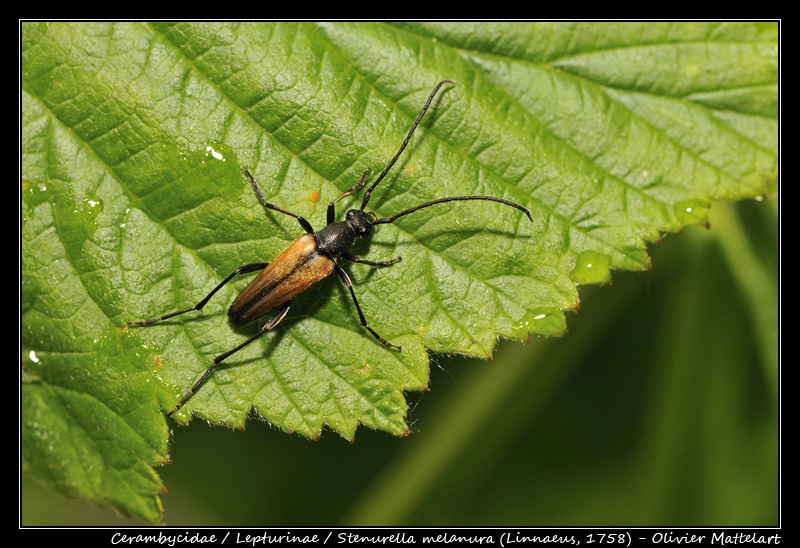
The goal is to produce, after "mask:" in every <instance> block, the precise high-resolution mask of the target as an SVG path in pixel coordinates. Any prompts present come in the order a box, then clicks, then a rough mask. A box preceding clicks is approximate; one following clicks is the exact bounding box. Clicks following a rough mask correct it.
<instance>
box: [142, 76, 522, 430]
mask: <svg viewBox="0 0 800 548" xmlns="http://www.w3.org/2000/svg"><path fill="white" fill-rule="evenodd" d="M452 83H454V82H453V81H452V80H442V81H441V82H439V83H438V84H436V86H435V87H434V88H433V91H431V93H430V95H429V96H428V99H427V101H426V102H425V105H424V106H423V107H422V111H420V113H419V115H418V116H417V119H416V120H415V121H414V124H413V125H412V126H411V129H410V130H409V132H408V134H407V135H406V138H405V140H404V141H403V143H402V145H400V149H399V150H398V151H397V153H396V154H395V155H394V157H393V158H392V159H391V160H390V161H389V163H388V164H387V165H386V167H385V168H384V169H383V171H382V172H381V173H380V174H379V175H378V177H377V179H375V182H373V183H372V185H371V186H370V187H369V188H368V189H367V191H366V192H365V193H364V198H363V200H362V202H361V207H360V208H359V209H351V210H349V211H347V213H346V215H345V220H344V221H338V222H337V221H336V210H335V208H334V205H335V204H336V203H337V202H338V201H340V200H341V199H343V198H346V197H347V196H350V195H351V194H353V193H355V192H357V191H358V190H359V189H361V187H362V186H364V184H365V183H366V181H367V177H368V175H369V172H370V170H369V168H367V170H366V171H364V174H363V175H362V176H361V177H360V178H359V179H358V181H356V183H355V184H354V185H353V186H352V187H351V188H350V189H349V190H347V191H345V192H343V193H342V194H341V195H340V196H338V197H337V198H336V199H335V200H333V201H332V202H331V203H330V204H328V209H327V225H326V226H325V228H323V229H322V230H320V231H319V232H315V231H314V228H313V227H312V226H311V224H310V223H309V222H308V221H307V220H306V219H304V218H303V217H301V216H299V215H296V214H294V213H291V212H289V211H286V210H284V209H281V208H280V207H278V206H276V205H274V204H271V203H269V202H268V201H267V200H266V198H264V195H263V194H262V193H261V189H260V188H259V187H258V184H257V183H256V181H255V179H254V178H253V176H252V175H250V172H249V171H248V170H247V169H244V170H243V173H244V175H245V176H246V177H247V179H248V180H249V181H250V184H251V185H252V187H253V190H254V191H255V193H256V196H257V197H258V199H259V201H260V202H261V204H262V205H263V206H264V208H265V209H266V210H272V211H277V212H279V213H283V214H285V215H288V216H290V217H293V218H294V219H296V220H297V221H298V222H299V223H300V226H301V227H302V228H303V230H305V233H304V234H303V235H301V236H299V237H298V238H297V239H296V240H294V241H293V242H292V243H291V244H289V246H288V247H287V248H286V249H285V250H284V251H283V252H282V253H280V254H279V255H278V256H277V257H276V258H275V259H274V260H273V261H272V262H271V263H253V264H248V265H244V266H241V267H239V268H237V269H236V270H234V271H233V272H232V273H231V274H230V275H229V276H228V277H227V278H225V279H224V280H222V282H221V283H220V284H219V285H217V287H215V288H214V289H213V290H212V291H211V293H209V294H208V295H206V296H205V298H203V300H201V301H200V302H199V303H197V304H196V305H194V306H192V307H190V308H186V309H183V310H178V311H177V312H172V313H170V314H165V315H164V316H159V317H157V318H153V319H150V320H144V321H131V322H128V325H131V326H144V325H150V324H153V323H156V322H160V321H162V320H166V319H168V318H172V317H175V316H178V315H180V314H185V313H187V312H191V311H194V310H201V309H202V308H203V307H204V306H205V305H206V303H207V302H208V301H209V299H211V297H213V296H214V294H215V293H216V292H217V291H219V290H220V289H221V288H222V287H223V286H224V285H225V284H227V283H228V282H229V281H231V280H232V279H233V278H234V277H236V276H238V275H240V274H246V273H248V272H255V271H258V270H260V271H261V272H260V273H259V274H258V275H257V276H256V277H255V278H254V279H253V280H252V281H251V282H250V283H249V284H248V285H247V287H245V288H244V290H243V291H242V292H241V293H240V294H239V296H238V297H236V299H235V300H234V301H233V304H232V305H231V306H230V308H229V309H228V316H229V318H230V320H231V321H232V322H234V323H237V324H245V323H249V322H251V321H253V320H256V319H258V318H260V317H262V316H265V315H266V314H268V313H270V312H272V316H271V317H270V319H269V320H267V322H266V323H265V324H264V327H262V328H261V330H260V331H259V332H258V333H256V334H255V335H253V336H252V337H250V338H249V339H247V340H246V341H244V342H243V343H241V344H240V345H238V346H236V347H235V348H232V349H231V350H229V351H227V352H225V353H223V354H220V355H219V356H217V357H215V358H214V362H213V363H212V364H211V365H210V366H209V368H208V369H206V371H205V372H204V373H203V375H202V376H201V377H200V378H199V379H198V380H197V382H195V384H194V385H193V386H192V388H191V389H190V390H189V391H188V392H187V393H186V395H184V396H183V398H182V399H181V400H180V402H178V404H177V405H176V406H175V408H174V409H173V410H172V411H170V412H169V413H167V416H172V414H173V413H175V412H176V411H178V410H179V409H180V408H181V407H183V405H184V404H185V403H186V402H187V401H188V400H189V398H191V397H192V395H193V394H194V393H195V392H196V391H197V390H198V389H199V388H200V386H201V385H202V384H203V383H204V382H205V380H206V379H207V378H208V376H209V375H210V374H211V372H212V371H213V370H214V368H215V367H217V365H219V363H220V362H222V361H223V360H225V359H226V358H228V357H229V356H231V355H232V354H235V353H236V352H238V351H239V350H241V349H242V348H244V347H245V346H247V345H248V344H250V343H251V342H253V341H255V340H256V339H258V338H259V337H261V336H262V335H264V334H265V333H268V332H270V331H271V330H273V329H274V328H275V326H277V325H278V324H279V323H280V322H281V320H283V318H284V317H285V316H286V314H287V313H288V312H289V307H290V306H291V304H292V299H293V298H294V297H296V296H297V295H299V294H300V293H302V292H303V291H305V290H306V289H308V288H309V287H311V286H312V285H314V284H315V283H317V282H319V281H320V280H323V279H324V278H326V277H328V276H329V275H330V274H331V273H332V272H336V274H337V275H338V276H339V279H340V280H341V281H342V283H343V284H344V286H345V287H346V288H347V289H348V291H350V295H351V296H352V297H353V303H354V304H355V306H356V311H357V312H358V317H359V319H360V321H361V325H362V326H363V327H364V328H366V329H367V331H369V332H370V333H371V334H372V336H373V337H375V338H376V339H377V340H378V341H380V342H381V344H383V345H384V346H386V347H387V348H391V349H395V350H401V348H400V347H399V346H397V345H394V344H392V343H390V342H389V341H387V340H386V339H384V338H383V337H381V336H380V335H379V334H378V333H377V332H376V331H375V330H374V329H373V328H372V327H370V326H369V324H368V323H367V320H366V318H365V316H364V312H363V311H362V310H361V306H360V305H359V304H358V298H357V297H356V293H355V291H354V290H353V283H352V282H351V281H350V277H349V276H348V275H347V272H345V271H344V269H343V268H342V267H341V266H339V265H338V264H337V259H340V258H341V259H346V260H348V261H351V262H354V263H362V264H367V265H371V266H391V265H393V264H395V263H396V262H397V261H399V260H400V257H397V258H394V259H391V260H388V261H369V260H366V259H360V258H358V257H356V256H355V255H353V254H351V253H350V248H351V247H352V246H353V244H354V243H355V242H356V239H357V238H366V237H368V236H369V235H370V234H371V233H372V229H373V227H374V226H375V225H381V224H389V223H393V222H394V221H396V220H397V219H399V218H400V217H403V216H404V215H408V214H409V213H413V212H415V211H418V210H420V209H423V208H426V207H430V206H433V205H436V204H441V203H445V202H453V201H462V200H486V201H491V202H497V203H500V204H504V205H507V206H511V207H514V208H516V209H518V210H520V211H522V212H523V213H525V215H527V216H528V219H530V221H531V222H533V216H532V215H531V212H530V211H529V210H528V209H527V208H526V207H523V206H522V205H520V204H518V203H516V202H512V201H510V200H505V199H503V198H495V197H493V196H455V197H449V198H440V199H438V200H433V201H430V202H425V203H424V204H420V205H418V206H415V207H412V208H410V209H407V210H405V211H401V212H400V213H397V214H395V215H393V216H391V217H382V218H378V217H377V216H376V215H375V214H374V213H371V212H370V213H367V212H365V211H364V209H365V208H366V207H367V204H368V203H369V199H370V197H371V196H372V191H373V190H375V187H377V186H378V184H379V183H380V182H381V181H382V180H383V178H384V177H385V176H386V174H387V173H388V172H389V170H390V169H391V168H392V167H393V166H394V164H395V162H397V159H398V158H399V157H400V155H401V154H402V153H403V150H405V148H406V146H407V145H408V143H409V141H410V140H411V136H412V135H413V134H414V131H415V130H416V129H417V126H418V125H419V123H420V121H422V118H423V116H425V113H426V112H427V110H428V107H430V105H431V102H432V101H433V99H434V97H435V96H436V94H437V93H438V92H439V89H440V88H441V87H442V86H444V85H445V84H452Z"/></svg>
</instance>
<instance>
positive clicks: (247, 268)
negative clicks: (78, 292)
mask: <svg viewBox="0 0 800 548" xmlns="http://www.w3.org/2000/svg"><path fill="white" fill-rule="evenodd" d="M268 264H269V263H253V264H246V265H244V266H240V267H239V268H237V269H236V270H234V271H233V272H232V273H231V275H230V276H228V277H227V278H225V279H224V280H222V283H220V284H219V285H218V286H217V287H215V288H214V289H212V290H211V293H209V294H208V295H206V296H205V298H204V299H203V300H202V301H200V302H199V303H197V304H196V305H194V306H192V307H191V308H184V309H183V310H178V311H177V312H171V313H169V314H165V315H163V316H159V317H158V318H153V319H152V320H143V321H139V322H128V325H150V324H151V323H156V322H160V321H161V320H166V319H168V318H172V317H174V316H179V315H181V314H185V313H187V312H191V311H192V310H201V309H202V308H203V307H204V306H205V305H206V303H207V302H208V301H209V299H211V297H213V296H214V294H215V293H216V292H217V291H219V290H220V289H222V286H223V285H225V284H226V283H228V282H229V281H231V280H232V279H233V277H234V276H238V275H239V274H247V273H248V272H254V271H256V270H263V269H265V268H266V267H267V265H268Z"/></svg>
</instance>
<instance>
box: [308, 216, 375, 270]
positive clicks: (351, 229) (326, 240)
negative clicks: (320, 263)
mask: <svg viewBox="0 0 800 548" xmlns="http://www.w3.org/2000/svg"><path fill="white" fill-rule="evenodd" d="M374 220H375V214H374V213H364V212H363V211H361V210H360V209H351V210H350V211H348V212H347V215H346V216H345V220H344V221H339V222H337V223H331V224H329V225H328V226H326V227H325V228H323V229H322V230H320V231H319V232H316V233H315V234H314V238H315V239H316V241H317V250H318V251H319V252H320V253H322V254H323V255H326V256H328V257H330V258H331V259H336V258H338V257H341V256H342V255H343V254H345V253H347V252H348V251H349V250H350V248H351V247H353V244H354V243H355V241H356V238H363V237H365V236H369V235H370V233H371V232H372V222H373V221H374Z"/></svg>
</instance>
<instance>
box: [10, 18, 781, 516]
mask: <svg viewBox="0 0 800 548" xmlns="http://www.w3.org/2000/svg"><path fill="white" fill-rule="evenodd" d="M21 37H22V64H21V71H22V99H21V101H22V132H21V135H22V181H21V185H22V190H21V194H22V226H21V232H22V236H21V240H22V254H21V261H22V284H21V296H22V301H21V302H22V310H21V312H22V317H21V329H22V346H23V356H22V361H23V371H22V381H23V387H22V441H23V464H24V466H25V468H27V469H28V470H30V471H31V473H32V474H34V475H35V476H37V477H38V478H40V479H42V480H44V481H45V482H46V483H47V484H48V485H50V486H52V487H53V488H55V489H57V490H59V491H61V492H65V493H70V494H78V495H80V496H83V497H85V498H87V499H88V500H91V501H93V502H95V503H98V504H100V503H110V504H112V505H113V506H115V507H116V508H118V509H120V510H121V511H123V512H125V513H133V514H135V515H137V516H139V517H140V518H141V519H143V520H145V521H147V522H151V523H156V522H158V521H159V520H160V519H161V515H160V514H161V510H160V503H159V500H158V498H157V497H156V496H155V493H156V492H157V491H158V490H159V489H160V488H161V484H160V481H159V479H158V477H157V475H156V474H155V473H154V472H153V470H152V465H154V464H157V463H160V462H164V461H165V460H166V459H167V441H168V431H167V426H166V422H165V419H164V417H163V415H162V414H161V410H162V409H163V408H167V409H171V408H172V406H174V404H175V402H176V401H177V400H178V399H179V398H180V396H181V395H182V394H183V393H184V392H185V391H186V390H187V389H188V387H189V386H191V384H192V383H193V382H194V381H195V380H196V379H197V378H198V376H199V375H200V373H201V372H202V371H203V370H205V369H206V368H207V367H208V365H209V364H210V362H211V360H212V359H213V356H215V355H217V354H220V353H222V352H224V351H226V350H228V349H230V348H232V347H234V346H236V345H237V344H239V343H241V342H242V341H243V340H245V339H246V338H247V337H248V336H250V335H252V334H254V333H256V332H257V330H258V328H259V326H258V325H256V324H255V323H254V324H253V325H248V326H244V327H238V326H233V325H231V324H230V323H229V322H228V321H227V317H226V314H225V311H226V310H227V306H228V305H229V303H230V302H231V301H232V299H233V297H234V296H235V295H236V292H237V291H238V290H241V289H242V288H243V287H244V285H245V284H246V283H247V281H248V280H249V279H250V277H243V278H244V279H241V280H237V281H236V282H235V283H233V284H230V285H229V286H228V287H226V288H224V289H223V290H222V291H220V292H219V293H218V294H217V296H215V298H214V299H213V300H212V301H211V302H210V303H209V304H208V305H207V306H206V307H205V309H204V310H203V312H202V313H201V314H189V315H185V316H181V317H179V318H175V319H174V320H170V321H168V322H164V323H163V324H158V325H154V326H150V327H146V328H127V327H126V323H127V321H129V320H133V319H144V318H150V317H154V316H158V315H161V314H164V313H166V312H170V311H174V310H177V309H180V308H185V307H187V306H192V305H194V304H195V303H196V302H198V301H199V300H200V299H201V298H202V297H203V296H205V295H206V294H207V293H208V292H209V291H210V290H211V289H212V288H213V287H214V286H216V285H217V284H218V283H219V282H220V281H221V280H222V279H223V278H224V277H225V276H227V275H228V274H229V273H230V272H231V271H233V270H234V269H235V268H236V267H238V266H241V265H243V264H247V263H251V262H261V261H269V260H271V259H272V258H273V257H275V256H276V255H277V254H278V253H279V252H280V251H281V250H282V249H283V248H284V247H285V246H286V245H287V244H288V243H289V242H290V241H291V240H293V239H294V238H295V237H296V236H297V235H299V234H300V233H301V229H300V227H299V225H298V224H297V223H296V222H295V221H294V220H293V219H290V218H288V217H285V216H283V215H279V214H269V215H265V214H264V210H263V208H261V206H260V204H259V203H258V201H257V199H256V197H255V196H254V195H253V192H252V189H251V188H250V187H249V185H248V184H247V182H246V180H245V179H244V178H243V177H242V175H241V171H240V170H241V167H247V168H248V169H249V170H250V171H251V172H252V173H253V175H254V176H255V178H256V179H257V180H258V181H259V183H260V185H261V188H262V189H263V190H264V192H265V194H266V196H267V199H268V200H269V201H271V202H273V203H276V204H278V205H280V206H281V207H284V208H286V209H288V210H290V211H293V212H295V213H297V214H300V215H303V216H304V217H306V218H308V219H309V220H310V221H311V222H312V224H313V225H314V226H315V227H317V228H321V227H322V226H323V223H324V216H325V207H326V205H327V203H328V202H329V201H330V200H331V199H333V198H334V197H336V196H337V195H338V194H339V193H340V192H341V191H343V190H345V189H347V188H349V187H350V186H351V185H352V184H353V182H354V181H355V180H356V179H357V178H358V176H359V175H360V174H361V173H362V172H363V171H364V169H366V168H367V167H370V168H372V169H373V171H377V170H380V169H382V168H383V166H384V165H385V164H386V162H387V161H388V159H389V158H390V157H391V156H392V155H393V154H394V152H395V151H396V150H397V147H398V146H399V144H400V142H401V141H402V139H403V137H404V135H405V133H406V132H407V131H408V128H409V127H410V125H411V123H412V122H413V119H414V117H415V116H416V115H417V113H418V112H419V109H420V107H421V105H422V104H423V102H424V100H425V98H426V97H427V95H428V93H429V92H430V90H431V89H432V87H433V85H434V84H435V83H436V82H438V81H439V80H441V79H443V78H448V79H452V80H455V81H456V84H455V85H453V86H449V87H447V88H445V90H444V91H443V92H442V93H441V94H440V95H439V97H437V99H436V101H435V102H434V103H433V105H432V107H431V110H430V111H429V113H428V115H427V117H426V118H425V120H424V121H423V123H422V124H421V126H420V129H419V130H418V132H417V133H416V134H415V136H414V139H413V141H412V143H411V145H410V146H409V147H408V149H407V151H406V153H405V154H404V156H403V157H402V158H401V160H400V161H399V162H398V164H397V165H396V166H395V168H394V170H393V172H392V173H391V174H390V176H388V177H387V179H386V180H384V182H383V183H382V184H381V186H380V187H378V189H377V191H376V192H375V194H374V195H373V198H372V201H371V202H370V206H369V207H370V209H371V210H373V211H375V212H376V213H377V214H378V215H380V216H389V215H392V214H393V213H396V212H398V211H401V210H403V209H405V208H408V207H411V206H413V205H417V204H419V203H421V202H424V201H428V200H431V199H434V198H438V197H443V196H457V195H466V194H488V195H493V196H500V197H505V198H508V199H512V200H515V201H519V202H521V203H523V204H524V205H526V206H527V207H529V208H530V209H531V211H532V212H533V215H534V222H533V223H530V222H529V221H527V219H526V218H525V217H524V216H522V215H521V214H520V213H519V212H518V211H516V210H513V209H511V208H507V207H503V206H500V205H495V204H486V203H477V202H471V203H460V204H447V205H442V206H437V207H435V208H429V209H426V210H422V211H420V212H417V213H415V214H413V215H409V216H407V217H404V218H402V219H400V220H398V221H397V222H396V223H394V224H393V225H383V226H380V227H377V229H376V232H375V234H374V236H373V237H372V238H371V240H370V241H369V242H362V243H360V244H358V245H357V246H356V248H355V249H354V252H355V253H356V254H357V255H359V256H362V257H366V258H369V259H373V260H383V259H387V258H390V257H395V256H402V257H403V260H402V262H400V263H399V264H397V265H395V266H393V267H391V268H384V269H375V268H372V267H367V266H365V265H350V264H347V265H345V267H346V268H347V269H348V271H349V272H350V274H351V277H352V278H353V280H354V283H355V284H356V290H357V292H358V295H359V300H360V303H361V305H362V308H363V309H364V312H365V314H366V316H367V317H368V320H369V321H370V323H371V325H372V326H373V327H375V329H376V330H377V331H379V332H380V333H381V334H382V335H383V336H384V337H385V338H387V339H388V340H390V341H392V342H394V343H395V344H398V345H402V347H403V351H402V352H394V351H389V350H387V349H386V348H385V347H383V346H382V345H380V344H379V343H378V342H377V341H375V340H374V339H372V338H371V337H370V336H369V335H368V333H366V332H365V330H364V329H363V328H362V327H361V326H360V324H359V322H358V316H357V314H356V311H355V309H354V306H353V304H352V301H351V299H350V297H349V294H348V293H347V292H346V290H345V289H344V288H343V287H341V285H340V284H339V283H338V281H337V280H336V279H335V277H332V278H330V279H328V280H325V281H323V282H321V283H320V284H318V285H316V286H315V287H313V288H312V289H310V290H309V291H307V292H306V293H304V294H303V295H302V296H300V297H299V298H297V299H296V300H295V301H294V304H293V307H292V309H291V311H290V313H289V315H288V316H287V318H286V319H285V320H284V321H283V323H282V324H281V325H280V326H279V328H278V329H277V330H276V331H275V332H274V333H273V334H271V335H268V336H265V337H263V338H262V339H260V340H259V342H258V343H255V344H252V345H250V346H249V347H247V348H246V349H245V350H243V351H242V352H240V353H238V354H236V355H235V356H234V357H232V358H230V359H229V360H227V361H226V362H225V363H226V366H225V367H220V368H219V369H218V370H217V371H215V373H214V375H213V376H212V377H211V378H210V379H209V381H208V382H207V383H206V384H205V385H204V387H203V388H202V389H201V390H200V391H199V392H198V393H197V394H196V395H195V396H194V397H193V398H192V399H191V400H190V401H189V403H188V404H187V405H186V407H185V408H184V410H183V411H184V412H182V414H181V415H180V416H178V417H176V418H177V419H178V420H179V421H182V422H185V421H186V420H188V417H189V415H190V413H192V412H194V413H196V414H197V415H199V416H201V417H203V418H206V419H208V420H211V421H213V422H217V423H223V424H227V425H231V426H237V427H241V426H242V425H243V424H244V421H245V419H246V417H247V415H248V414H249V412H250V410H251V408H252V407H253V406H254V407H255V409H256V411H257V412H258V413H259V414H260V415H261V416H262V417H264V418H266V419H267V420H268V421H269V422H271V423H272V424H274V425H276V426H278V427H279V428H281V429H284V430H286V431H293V432H298V433H300V434H302V435H305V436H309V437H316V436H319V434H320V432H321V430H322V428H323V426H324V425H327V426H328V427H329V428H331V429H333V430H335V431H337V432H339V433H340V434H342V435H343V436H345V437H346V438H352V437H353V436H354V434H355V431H356V429H357V427H358V425H359V424H363V425H366V426H368V427H370V428H375V429H380V430H385V431H387V432H391V433H394V434H404V433H406V432H407V426H406V407H407V404H406V402H405V399H404V396H403V392H404V391H408V390H419V389H422V388H424V387H426V386H427V382H428V367H429V365H428V356H427V351H426V349H428V350H432V351H435V352H441V353H459V354H465V355H471V356H477V357H488V356H490V355H491V353H492V349H493V348H494V345H495V342H496V340H497V339H498V337H502V338H518V339H524V338H527V337H528V333H529V332H530V333H534V334H542V335H557V334H561V333H563V332H564V330H565V325H566V324H565V319H564V312H565V311H567V310H571V309H574V308H575V307H576V306H577V304H578V294H577V288H576V282H577V283H605V282H607V280H608V273H609V269H610V270H615V269H616V270H640V269H644V268H647V267H648V265H649V259H648V257H647V254H646V252H645V249H644V245H645V242H646V241H655V240H657V239H658V238H659V235H660V234H661V233H662V232H667V231H677V230H680V229H681V228H682V227H683V226H685V225H689V224H703V223H704V222H705V213H704V212H705V208H706V206H707V205H708V204H709V202H710V201H711V200H713V199H716V198H736V199H739V198H745V197H754V196H762V195H764V194H766V193H767V192H768V191H769V189H770V188H771V187H770V185H771V183H772V182H773V181H775V180H776V179H777V165H778V162H777V148H778V147H777V136H778V129H777V127H778V126H777V124H778V122H777V113H778V103H777V100H778V99H777V97H778V94H777V89H778V88H777V86H778V50H777V30H776V27H775V26H772V25H757V24H747V23H736V24H714V23H702V24H693V23H673V24H653V23H645V24H636V23H620V24H596V23H594V24H582V25H581V24H578V25H576V24H531V25H523V24H486V23H477V24H455V25H452V24H419V23H415V24H398V25H392V26H390V25H377V24H369V23H363V24H358V23H357V24H340V23H328V24H312V23H302V24H287V23H279V24H262V23H248V24H222V23H220V24H207V23H192V24H177V23H159V24H154V25H150V24H144V23H133V24H113V23H98V24H66V23H58V24H24V25H23V26H22V33H21ZM311 192H319V194H320V195H321V198H320V199H319V201H318V202H314V201H312V200H310V199H309V195H310V194H311ZM356 200H360V197H357V198H356ZM358 203H360V202H356V201H347V200H345V201H344V202H343V203H341V204H337V205H340V206H341V207H340V208H339V212H340V216H341V213H342V211H343V210H344V209H345V208H347V207H350V206H352V204H358Z"/></svg>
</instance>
